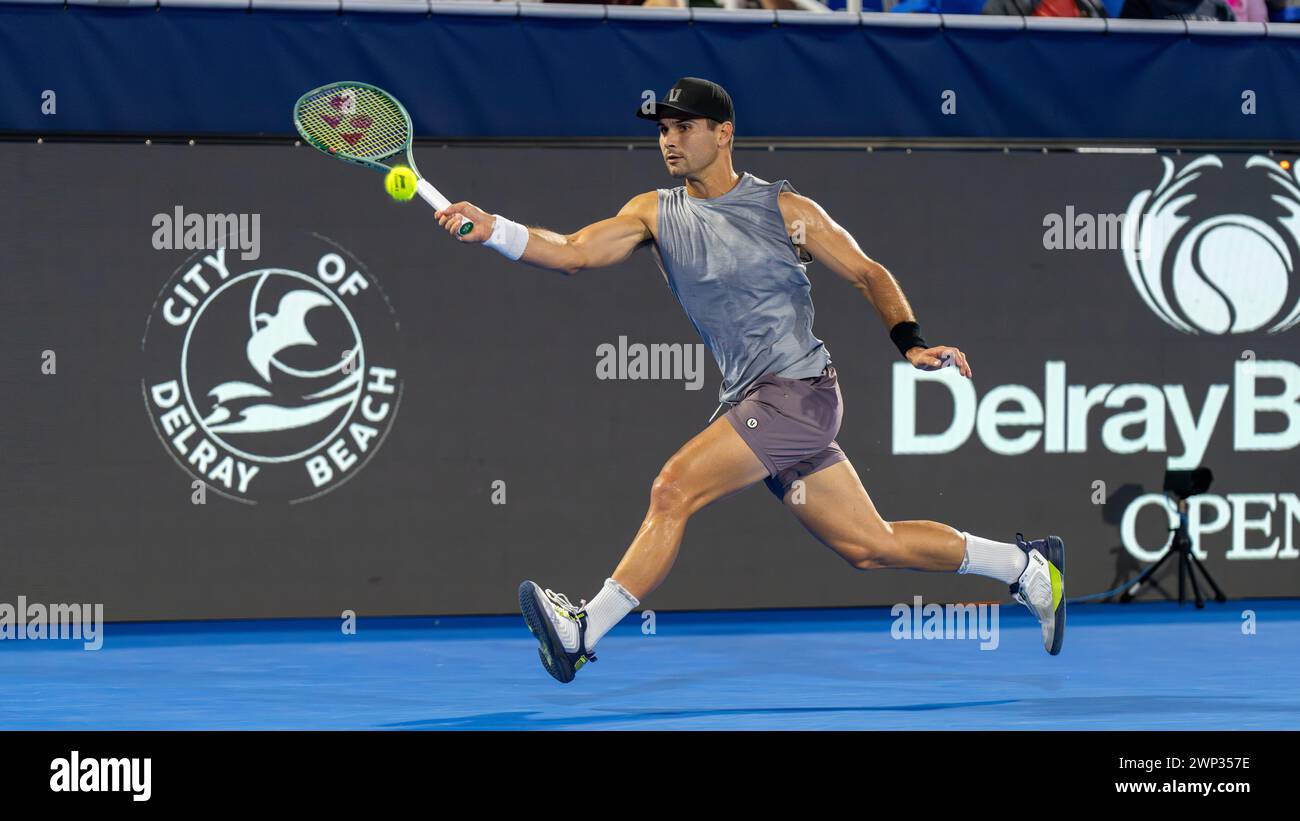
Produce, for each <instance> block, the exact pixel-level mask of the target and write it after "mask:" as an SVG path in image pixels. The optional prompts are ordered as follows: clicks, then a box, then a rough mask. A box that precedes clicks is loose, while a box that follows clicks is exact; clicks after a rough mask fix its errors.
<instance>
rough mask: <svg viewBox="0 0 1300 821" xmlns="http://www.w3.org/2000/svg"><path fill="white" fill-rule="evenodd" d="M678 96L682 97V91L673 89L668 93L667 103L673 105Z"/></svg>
mask: <svg viewBox="0 0 1300 821" xmlns="http://www.w3.org/2000/svg"><path fill="white" fill-rule="evenodd" d="M680 96H682V90H681V89H680V88H674V89H673V90H672V91H670V92H668V102H670V103H675V102H677V98H678V97H680Z"/></svg>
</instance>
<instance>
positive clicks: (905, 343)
mask: <svg viewBox="0 0 1300 821" xmlns="http://www.w3.org/2000/svg"><path fill="white" fill-rule="evenodd" d="M889 338H890V339H892V340H894V344H895V345H897V346H898V352H899V353H901V354H902V355H903V358H904V359H907V352H908V351H910V350H912V349H913V348H915V347H917V346H918V345H919V346H921V347H922V348H928V347H930V346H929V345H927V344H925V340H924V339H922V338H921V326H920V325H918V324H917V323H915V322H900V323H898V324H897V325H895V326H894V327H893V328H891V329H890V330H889Z"/></svg>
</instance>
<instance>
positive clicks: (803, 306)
mask: <svg viewBox="0 0 1300 821" xmlns="http://www.w3.org/2000/svg"><path fill="white" fill-rule="evenodd" d="M637 116H639V117H642V118H644V119H648V120H653V121H656V122H657V123H658V127H659V148H660V151H661V152H662V154H663V159H664V163H665V165H666V166H667V169H668V173H669V174H670V175H671V176H672V177H674V178H676V179H677V180H680V181H681V182H682V185H679V186H677V187H676V188H661V189H658V190H656V191H648V192H646V193H644V194H640V195H638V196H636V197H633V198H632V199H631V200H630V201H629V202H628V203H627V205H625V206H623V208H622V210H621V211H619V212H618V214H617V215H616V216H613V217H611V218H609V219H605V220H601V221H600V222H596V223H593V224H592V225H588V226H587V227H586V228H583V229H581V230H580V231H577V232H576V233H572V234H559V233H556V232H554V231H550V230H547V229H545V228H539V227H525V226H523V225H520V224H518V223H515V222H511V221H510V220H508V219H506V218H505V217H503V216H501V215H499V214H495V215H494V214H489V213H487V212H485V211H483V210H481V209H479V208H477V207H476V206H474V205H472V204H470V203H468V202H458V203H455V204H453V205H450V206H449V207H447V208H445V209H443V210H441V211H438V212H437V214H436V217H437V219H438V222H439V224H440V225H441V226H442V227H443V228H445V229H446V230H447V231H448V232H450V233H451V234H452V236H456V238H457V239H459V240H460V241H461V242H476V243H484V244H485V245H487V247H489V248H492V249H494V250H496V251H498V252H499V253H501V254H503V255H505V256H506V257H509V258H510V259H512V260H519V261H522V262H526V263H528V264H530V265H534V266H538V267H541V268H548V269H552V270H556V271H561V272H563V273H565V274H576V273H578V272H579V271H583V270H587V269H589V268H600V267H605V266H609V265H617V264H619V263H621V262H623V261H624V260H626V259H627V258H628V257H629V256H631V255H632V252H633V251H635V250H636V249H637V248H639V247H641V246H642V245H643V244H649V245H650V246H651V248H652V251H653V252H654V254H655V259H656V262H658V264H659V266H660V268H661V269H662V270H663V272H664V276H665V278H666V279H667V281H668V285H669V287H670V288H671V289H672V292H673V294H674V295H675V296H676V297H677V299H678V301H679V302H680V303H681V306H682V308H683V309H685V311H686V314H687V315H688V316H689V317H690V319H691V322H692V323H693V324H694V325H695V328H696V330H697V331H699V334H700V337H701V338H702V339H703V340H704V344H705V345H706V346H707V347H708V349H709V350H710V352H712V354H713V356H714V358H715V359H716V360H717V363H718V367H719V368H720V369H721V371H722V386H721V388H720V390H719V399H720V400H721V404H720V405H719V408H718V409H719V410H721V409H722V408H723V407H726V412H725V413H723V415H722V417H721V418H716V419H715V420H710V424H709V425H708V426H707V427H705V428H704V430H702V431H701V432H700V433H699V434H697V435H696V436H695V437H694V438H692V439H691V440H690V441H688V442H687V443H686V444H685V445H683V446H682V448H681V449H680V450H678V451H677V453H675V454H674V455H673V456H672V457H671V458H670V459H668V461H667V462H666V463H665V464H664V466H663V468H662V469H661V470H660V471H659V475H658V476H657V477H655V479H654V483H653V485H652V486H651V489H650V505H649V510H648V511H647V512H646V516H645V520H644V521H643V522H642V523H641V528H640V530H639V531H638V532H637V535H636V538H634V539H633V540H632V544H631V546H629V547H628V548H627V552H626V553H624V554H623V559H622V561H621V562H619V564H618V567H616V568H615V569H614V572H613V574H612V575H611V576H610V577H609V578H608V579H606V580H605V584H604V586H603V587H602V588H601V589H600V591H598V592H597V593H596V595H595V596H594V597H593V598H592V599H591V601H590V602H588V603H587V604H586V606H585V607H578V606H575V605H574V604H572V603H571V602H570V601H569V599H568V598H567V597H565V596H564V595H562V594H558V593H554V592H552V591H551V590H549V589H544V588H542V587H541V586H539V585H537V584H535V583H533V582H531V581H525V582H524V583H523V584H522V585H520V588H519V604H520V609H521V611H522V613H523V616H524V619H525V620H526V622H527V623H528V628H529V630H531V631H532V633H533V635H534V636H535V637H536V638H537V640H538V642H539V643H540V645H541V647H540V653H539V655H540V656H541V660H542V664H543V665H544V666H545V667H546V670H547V672H549V673H550V674H551V675H552V676H554V677H555V678H556V679H558V680H559V681H561V682H568V681H572V680H573V677H574V675H575V673H576V672H577V671H578V670H579V669H580V668H582V667H583V665H584V664H586V663H587V662H589V661H595V659H596V656H595V653H594V652H593V651H594V650H595V649H596V645H597V643H598V642H599V641H600V639H601V637H602V636H604V635H605V634H606V633H607V632H608V631H609V630H610V629H611V628H612V627H613V626H614V625H616V624H618V622H619V621H620V620H621V619H622V618H623V617H624V616H626V615H627V614H628V613H629V612H631V611H632V610H633V608H635V607H637V606H638V605H639V604H640V603H641V602H643V601H645V599H646V598H647V597H648V596H649V595H650V594H651V593H652V592H654V590H655V588H657V587H658V586H659V585H660V584H661V583H662V582H663V580H664V579H665V578H666V577H667V575H668V572H669V570H670V569H671V568H672V566H673V562H674V560H675V559H676V558H677V551H678V549H679V547H680V545H681V541H682V533H683V531H684V529H685V527H686V523H687V521H688V520H689V519H690V518H691V516H692V515H693V514H695V513H696V512H697V511H699V510H700V509H702V508H703V507H705V506H706V505H708V504H710V503H711V502H714V501H716V500H718V499H721V498H723V497H725V496H729V495H731V494H733V493H736V492H737V491H740V490H742V489H744V488H746V487H749V486H750V485H752V484H754V483H756V482H758V481H760V480H761V481H763V482H764V483H765V484H766V485H767V487H768V488H769V489H770V490H771V491H772V493H774V494H775V495H776V496H777V498H779V499H781V500H782V502H783V504H784V505H785V506H786V507H787V508H788V509H789V510H790V512H791V513H793V514H794V516H795V518H797V519H798V520H799V521H800V523H802V524H803V526H804V527H805V528H807V529H808V531H809V532H811V533H812V534H813V535H814V536H816V537H817V538H818V539H819V540H821V541H822V542H823V543H824V544H825V545H826V546H827V547H829V548H830V549H831V550H833V551H835V552H836V553H838V554H839V555H840V556H841V557H843V558H844V560H845V561H847V562H848V563H849V564H850V565H852V566H853V567H855V568H858V569H861V570H876V569H883V568H892V569H909V570H926V571H932V572H938V573H963V574H965V573H975V574H978V575H981V576H988V577H991V578H995V579H998V580H1000V581H1002V582H1005V583H1007V584H1008V585H1010V588H1011V593H1012V595H1013V596H1014V598H1015V599H1016V601H1019V602H1020V603H1021V604H1024V605H1025V606H1026V607H1027V608H1029V611H1030V612H1031V613H1032V614H1033V615H1034V616H1035V617H1036V618H1037V619H1038V621H1039V623H1040V624H1041V626H1042V634H1043V646H1044V648H1046V650H1047V651H1048V652H1049V653H1051V654H1052V655H1055V654H1057V653H1059V652H1060V650H1061V643H1062V641H1063V640H1064V637H1065V598H1064V589H1065V583H1064V576H1063V571H1064V569H1065V545H1064V543H1063V542H1062V540H1061V539H1060V538H1058V537H1056V536H1048V537H1047V538H1045V539H1040V540H1036V541H1026V540H1025V538H1024V537H1023V535H1021V534H1019V533H1017V534H1016V541H1015V543H1010V542H998V541H993V540H990V539H985V538H981V537H979V536H975V535H972V534H970V533H966V532H962V531H958V530H956V529H954V528H952V527H949V526H948V525H945V524H940V523H938V522H932V521H899V522H888V521H885V520H884V519H883V518H881V516H880V514H879V513H878V512H877V511H876V508H875V505H873V504H872V502H871V497H870V496H869V495H868V494H867V491H866V489H865V488H864V487H863V486H862V482H861V480H860V479H859V478H858V474H857V472H856V471H855V470H854V469H853V465H852V464H851V463H850V462H849V460H848V459H847V458H846V457H845V455H844V452H843V451H842V450H841V449H840V447H839V445H838V444H836V442H835V436H836V434H837V433H838V432H839V429H840V421H841V416H842V404H841V398H840V389H839V386H838V384H837V382H836V374H835V368H834V366H833V365H832V364H831V357H830V353H829V351H827V349H826V346H825V345H824V344H822V341H821V340H820V339H818V338H817V337H816V336H814V335H813V304H812V299H811V297H810V290H811V285H810V284H809V281H808V277H807V275H806V263H807V262H809V261H811V260H812V259H815V260H819V261H821V262H822V263H824V264H825V265H826V267H828V268H830V269H831V270H832V271H834V272H835V273H836V274H838V275H839V276H841V277H843V278H844V279H846V280H848V282H849V283H850V284H851V285H853V287H855V288H857V289H858V291H859V292H860V293H861V294H862V296H864V297H865V298H866V299H867V301H868V302H869V303H870V304H871V305H872V307H873V308H874V309H875V311H876V313H877V314H878V315H879V316H880V318H881V320H882V321H883V323H884V325H885V327H886V328H888V329H889V336H890V338H891V339H892V340H893V342H894V344H895V345H897V346H898V350H899V351H900V352H901V353H902V355H903V356H904V357H905V358H906V359H907V360H908V362H910V363H911V364H912V365H913V366H914V367H916V368H920V369H921V370H927V371H930V370H936V369H938V368H942V367H954V368H957V369H958V370H959V372H960V374H961V375H962V376H963V377H966V378H971V376H972V372H971V368H970V364H969V362H968V361H967V359H966V355H965V354H964V353H962V351H961V350H959V349H957V348H955V347H952V346H950V345H930V344H929V343H927V342H926V341H925V340H924V339H923V338H922V337H921V329H920V326H919V325H918V324H917V321H916V316H915V314H914V313H913V311H912V308H911V306H910V305H909V304H908V301H907V298H906V297H905V296H904V295H903V291H902V289H901V288H900V287H899V284H898V281H897V280H895V278H894V277H893V275H891V274H890V272H889V271H887V270H886V269H885V268H884V266H882V265H880V264H879V263H877V262H875V261H874V260H872V259H871V258H870V257H868V256H867V255H866V254H864V253H863V252H862V249H861V248H859V247H858V244H857V242H855V241H854V239H853V237H852V236H850V235H849V233H848V232H847V231H845V230H844V229H843V228H841V227H840V226H839V225H838V224H836V222H835V221H834V220H833V219H831V217H830V216H829V215H827V213H826V212H825V211H824V210H822V208H821V207H820V206H819V205H818V204H817V203H816V202H814V201H812V200H810V199H808V198H807V197H804V196H801V195H800V194H798V193H797V192H795V190H794V189H793V188H792V187H791V186H790V184H789V183H788V182H786V181H785V180H778V181H777V182H773V183H769V182H766V181H764V180H761V179H759V178H758V177H755V176H754V175H752V174H750V173H748V172H745V173H744V174H737V173H736V171H735V170H734V168H733V166H732V147H733V142H734V137H735V120H736V118H735V110H734V108H733V106H732V102H731V97H730V96H729V95H728V94H727V92H726V91H725V90H724V89H723V88H722V87H721V86H719V85H717V84H716V83H713V82H710V81H708V80H702V79H698V78H694V77H687V78H684V79H682V80H679V81H678V82H677V84H676V85H674V86H673V87H672V89H671V90H669V92H668V94H667V95H665V96H664V97H663V98H662V100H661V101H658V102H654V103H647V104H645V105H643V106H642V108H641V109H639V110H638V111H637ZM465 218H468V219H470V220H472V221H473V222H474V229H473V231H472V232H470V233H469V234H467V235H465V236H463V237H462V236H457V234H456V231H457V229H458V227H459V225H460V223H461V221H462V220H463V219H465ZM798 229H802V230H801V231H800V230H798ZM792 234H794V235H795V237H799V236H800V234H802V239H803V240H804V242H803V244H802V245H801V246H796V245H795V244H794V242H793V241H792V238H791V235H792ZM809 255H811V259H809ZM714 416H715V417H717V412H716V411H715V413H714ZM796 482H799V483H801V485H799V486H796V484H795V483H796ZM796 487H797V489H798V490H799V491H800V492H799V493H795V492H794V490H795V489H796Z"/></svg>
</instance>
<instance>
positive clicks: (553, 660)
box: [519, 581, 596, 684]
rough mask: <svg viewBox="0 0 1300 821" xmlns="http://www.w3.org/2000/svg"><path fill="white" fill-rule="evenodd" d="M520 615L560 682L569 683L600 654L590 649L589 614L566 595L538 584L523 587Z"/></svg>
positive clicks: (525, 583) (551, 672)
mask: <svg viewBox="0 0 1300 821" xmlns="http://www.w3.org/2000/svg"><path fill="white" fill-rule="evenodd" d="M519 612H520V613H522V614H523V617H524V622H525V623H526V624H527V625H528V630H529V632H531V633H532V634H533V637H534V638H536V639H537V642H538V644H539V645H540V646H539V647H538V648H537V655H538V656H539V657H540V658H541V660H542V666H543V667H545V668H546V672H548V673H550V674H551V675H552V676H553V677H554V678H555V680H556V681H558V682H560V683H561V684H568V683H569V682H570V681H573V677H574V676H575V675H577V673H578V671H579V670H581V669H582V667H583V665H585V664H586V663H587V662H589V661H595V660H596V654H595V653H593V652H591V651H589V650H587V649H586V639H587V611H586V610H583V609H581V608H578V607H575V606H574V605H573V603H572V602H570V601H569V599H568V597H567V596H565V595H564V594H563V593H555V592H553V591H551V590H546V589H543V588H542V587H541V586H540V585H538V584H536V583H535V582H530V581H526V582H524V583H523V584H521V585H519Z"/></svg>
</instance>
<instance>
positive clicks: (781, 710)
mask: <svg viewBox="0 0 1300 821" xmlns="http://www.w3.org/2000/svg"><path fill="white" fill-rule="evenodd" d="M1018 701H1019V699H998V700H994V701H961V702H948V703H942V702H939V703H932V704H895V705H883V706H880V707H750V708H745V707H736V708H728V709H715V710H637V711H634V712H628V711H624V712H617V711H614V710H610V711H609V712H608V714H605V715H582V716H555V717H546V716H543V715H542V714H540V713H538V712H537V711H517V712H509V713H482V714H480V715H473V716H455V717H450V718H434V719H427V720H422V721H399V722H396V723H393V724H383V725H380V726H382V727H385V728H392V729H403V730H419V729H428V730H437V729H457V730H521V729H547V728H551V727H580V726H596V725H600V724H610V723H613V722H635V721H658V720H662V719H672V718H688V719H695V718H716V717H721V716H799V715H831V714H835V713H843V714H852V713H882V712H883V713H894V712H928V711H932V710H961V709H965V708H970V707H997V706H1002V705H1005V704H1015V703H1017V702H1018Z"/></svg>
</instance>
